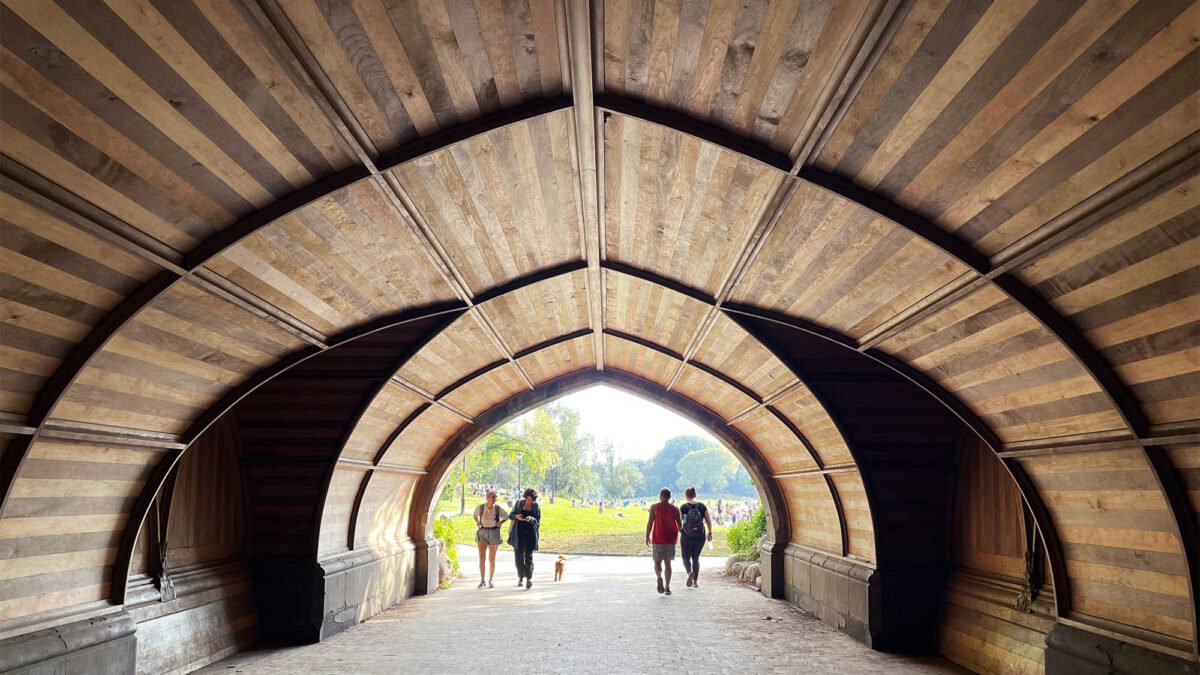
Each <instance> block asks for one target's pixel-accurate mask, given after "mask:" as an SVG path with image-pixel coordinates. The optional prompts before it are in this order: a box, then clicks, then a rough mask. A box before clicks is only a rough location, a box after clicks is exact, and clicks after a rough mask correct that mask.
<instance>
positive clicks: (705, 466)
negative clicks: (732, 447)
mask: <svg viewBox="0 0 1200 675" xmlns="http://www.w3.org/2000/svg"><path fill="white" fill-rule="evenodd" d="M675 470H676V472H677V473H678V475H679V478H678V481H677V482H676V486H677V487H678V488H679V489H681V490H682V489H684V488H686V487H688V486H690V485H694V486H696V488H697V489H699V490H703V491H706V492H719V491H720V490H722V489H724V488H725V486H726V485H727V484H728V483H729V479H731V478H733V476H734V474H736V473H737V470H738V461H737V460H736V459H735V458H734V457H733V455H732V454H731V453H730V452H729V451H728V450H726V449H725V448H716V447H709V448H704V449H702V450H694V451H692V452H689V453H688V454H686V455H684V456H683V457H682V458H680V460H679V461H678V462H676V464H675Z"/></svg>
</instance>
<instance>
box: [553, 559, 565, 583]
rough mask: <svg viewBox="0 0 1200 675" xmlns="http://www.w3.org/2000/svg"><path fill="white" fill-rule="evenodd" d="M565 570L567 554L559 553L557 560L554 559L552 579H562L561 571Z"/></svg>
mask: <svg viewBox="0 0 1200 675" xmlns="http://www.w3.org/2000/svg"><path fill="white" fill-rule="evenodd" d="M566 570H567V556H565V555H560V556H558V560H556V561H554V580H555V581H562V576H563V572H565V571H566Z"/></svg>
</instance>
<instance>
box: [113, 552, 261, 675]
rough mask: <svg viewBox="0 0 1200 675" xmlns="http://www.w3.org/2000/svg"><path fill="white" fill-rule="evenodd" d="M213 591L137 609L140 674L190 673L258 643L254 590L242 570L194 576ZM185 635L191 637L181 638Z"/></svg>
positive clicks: (209, 572)
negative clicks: (206, 576) (202, 578)
mask: <svg viewBox="0 0 1200 675" xmlns="http://www.w3.org/2000/svg"><path fill="white" fill-rule="evenodd" d="M205 573H207V575H209V576H211V577H213V578H212V579H211V580H209V579H206V580H203V581H199V583H200V584H206V585H209V586H210V587H209V588H206V589H204V590H198V591H197V592H195V594H192V595H188V596H185V597H182V598H178V599H176V600H175V601H173V602H170V603H162V604H157V603H156V604H149V605H142V606H141V607H138V608H135V609H133V610H132V611H131V612H130V614H131V615H132V616H134V617H135V620H136V621H137V622H138V627H137V630H138V635H139V636H141V639H139V640H138V655H137V663H138V672H139V673H186V672H189V671H191V670H194V669H197V668H202V667H204V666H206V665H208V664H210V663H213V662H216V661H219V660H221V659H223V658H225V657H227V656H230V655H232V654H233V653H235V652H238V651H242V650H245V649H248V648H250V646H251V645H253V644H254V643H255V642H256V641H257V640H258V616H257V613H256V611H255V604H254V595H253V589H252V587H251V583H250V579H249V576H248V574H247V573H246V570H245V567H244V566H227V567H226V568H223V569H220V570H215V571H208V570H197V571H196V572H194V573H193V574H192V575H189V576H196V577H199V576H200V575H201V574H205ZM181 635H186V636H188V639H186V640H184V639H180V636H181Z"/></svg>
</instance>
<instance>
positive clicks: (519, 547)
mask: <svg viewBox="0 0 1200 675" xmlns="http://www.w3.org/2000/svg"><path fill="white" fill-rule="evenodd" d="M537 498H538V494H537V490H534V489H533V488H529V489H527V490H525V495H524V496H523V497H522V498H521V499H520V501H518V502H517V503H516V505H515V506H513V510H512V513H510V514H508V519H509V520H511V521H513V523H512V525H509V527H508V545H509V546H512V547H513V557H515V558H516V559H517V588H520V587H521V582H522V581H524V583H525V590H529V589H530V588H531V587H532V586H533V552H534V551H536V550H537V548H538V535H539V528H540V527H541V521H542V509H541V507H540V506H538V503H537Z"/></svg>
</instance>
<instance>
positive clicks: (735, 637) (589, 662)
mask: <svg viewBox="0 0 1200 675" xmlns="http://www.w3.org/2000/svg"><path fill="white" fill-rule="evenodd" d="M459 556H460V559H461V562H462V569H463V573H464V575H465V576H464V578H463V579H460V580H458V581H457V582H456V583H455V586H454V587H453V588H451V589H450V590H448V591H439V592H438V593H434V594H433V595H430V596H424V597H418V598H412V599H410V600H407V601H405V602H404V603H402V604H400V605H399V606H397V607H395V608H393V609H391V610H388V611H386V612H383V613H382V614H379V615H378V616H376V617H374V618H372V619H370V620H369V621H367V622H365V623H363V624H361V625H359V626H357V627H355V628H352V629H350V630H349V631H346V632H344V633H341V634H339V635H335V636H333V637H331V638H329V639H328V640H326V641H325V642H322V643H319V644H315V645H306V646H303V647H293V648H288V649H282V650H274V651H258V652H248V653H245V654H239V655H237V656H234V657H232V658H230V659H226V660H225V661H221V662H219V663H216V664H213V665H212V666H209V667H208V668H206V669H204V670H201V671H199V672H202V673H254V674H263V675H275V674H282V673H300V672H305V673H331V674H332V673H336V674H337V675H347V674H349V673H479V672H488V673H546V672H553V673H643V672H674V673H679V672H683V673H710V672H728V673H796V672H805V673H880V674H883V673H887V674H889V675H891V674H899V673H940V672H946V673H961V672H964V671H962V670H961V669H958V668H957V667H954V666H952V665H950V664H949V663H948V662H946V661H944V660H941V659H936V658H932V657H921V658H914V657H905V656H897V655H893V654H882V653H879V652H874V651H871V650H870V649H867V648H866V647H865V646H863V645H861V644H860V643H858V642H855V641H854V640H853V639H851V638H850V637H848V636H846V635H843V634H841V633H838V632H836V631H834V630H833V629H832V628H829V627H828V626H826V625H825V624H823V623H821V622H820V621H819V620H817V619H815V618H813V617H811V616H809V615H806V614H804V613H803V612H801V611H800V610H799V609H797V608H796V607H794V606H793V605H790V604H788V603H785V602H780V601H772V600H768V599H766V598H764V597H763V596H762V595H760V594H759V593H756V592H754V591H752V590H750V589H747V588H745V587H742V586H739V585H735V584H733V583H731V582H728V581H726V580H725V579H724V578H722V577H721V576H719V575H718V574H717V570H718V567H719V564H720V560H719V559H717V558H706V559H702V564H703V565H706V566H707V567H706V569H705V571H704V572H703V573H702V576H701V581H700V583H701V587H700V588H698V589H691V588H685V587H684V579H685V577H684V575H683V574H682V573H680V574H679V575H677V576H676V577H675V579H674V581H673V583H672V584H671V586H672V591H673V595H671V596H670V597H666V596H661V595H658V593H656V592H655V589H654V574H653V572H652V567H651V563H650V561H649V559H647V558H626V557H599V556H588V557H583V558H579V559H575V560H571V561H569V562H568V567H567V573H566V576H565V580H564V581H563V582H562V583H557V584H556V583H554V581H553V578H554V565H553V561H554V559H555V556H550V555H538V556H537V557H536V559H535V572H534V586H533V588H532V589H531V590H528V591H526V590H524V589H523V588H522V589H517V588H516V573H515V571H514V570H515V567H514V565H513V560H512V554H511V553H505V552H503V551H501V552H500V554H499V555H498V556H497V567H498V572H497V575H496V587H495V588H493V589H487V590H477V589H476V588H475V584H477V583H479V582H478V577H477V574H478V562H477V560H478V559H477V557H476V553H475V551H474V550H471V549H467V548H460V553H459ZM678 563H679V561H678V560H676V565H675V567H676V569H677V570H682V567H681V566H680V565H679V564H678Z"/></svg>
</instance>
